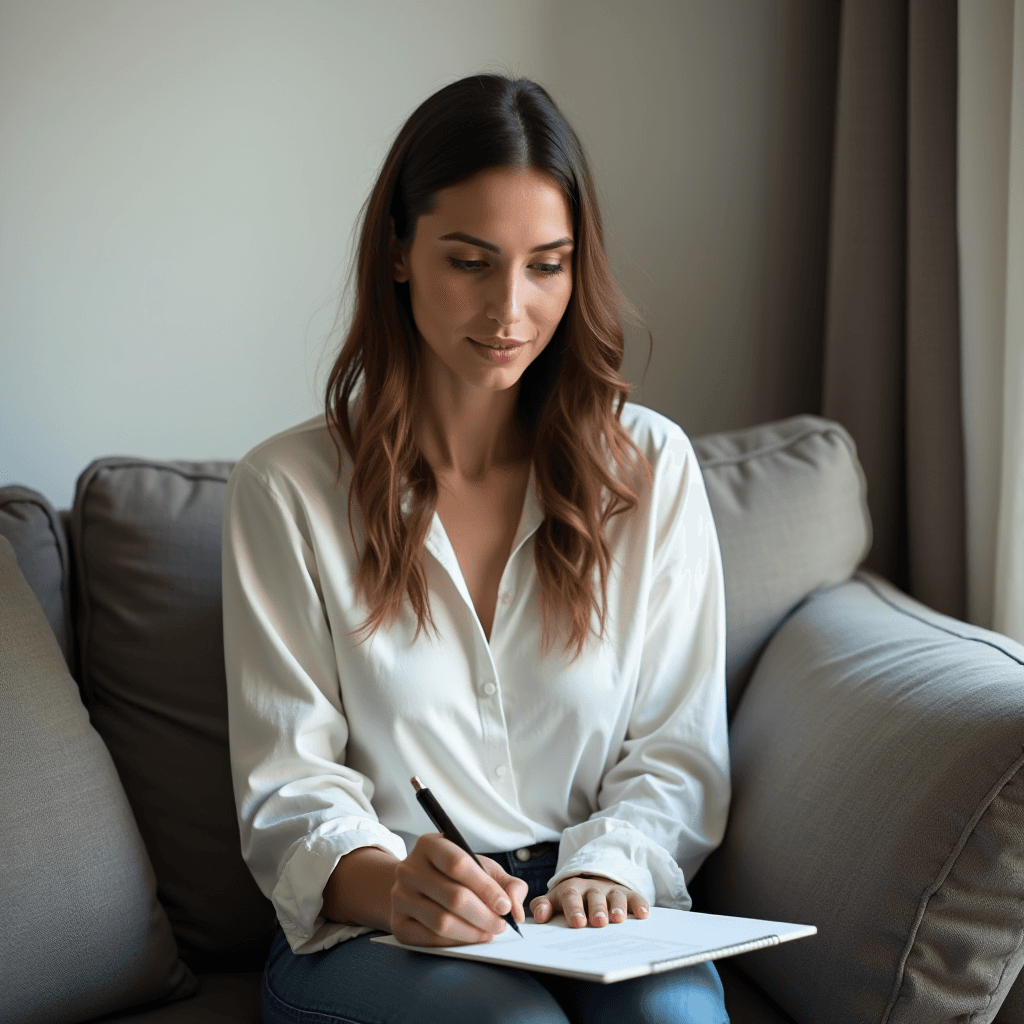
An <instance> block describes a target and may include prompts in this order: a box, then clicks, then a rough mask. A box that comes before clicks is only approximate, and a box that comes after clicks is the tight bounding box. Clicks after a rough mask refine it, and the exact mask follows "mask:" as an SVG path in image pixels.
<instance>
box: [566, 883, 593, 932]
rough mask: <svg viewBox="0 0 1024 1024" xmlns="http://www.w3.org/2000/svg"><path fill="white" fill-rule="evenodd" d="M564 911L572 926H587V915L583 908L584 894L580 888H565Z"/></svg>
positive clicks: (567, 920)
mask: <svg viewBox="0 0 1024 1024" xmlns="http://www.w3.org/2000/svg"><path fill="white" fill-rule="evenodd" d="M561 903H562V913H563V914H565V920H566V922H567V923H568V925H569V927H570V928H586V926H587V915H586V912H585V911H584V909H583V894H582V893H581V892H580V891H579V889H573V888H568V889H563V890H562V894H561Z"/></svg>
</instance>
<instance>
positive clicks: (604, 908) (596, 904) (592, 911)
mask: <svg viewBox="0 0 1024 1024" xmlns="http://www.w3.org/2000/svg"><path fill="white" fill-rule="evenodd" d="M584 897H585V899H586V904H587V911H588V914H589V918H590V924H591V926H592V927H594V928H603V927H604V926H605V925H606V924H607V923H608V902H607V900H606V899H605V896H604V890H603V889H598V888H597V887H596V886H594V887H593V888H590V889H587V890H586V892H585V893H584Z"/></svg>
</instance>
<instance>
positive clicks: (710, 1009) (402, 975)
mask: <svg viewBox="0 0 1024 1024" xmlns="http://www.w3.org/2000/svg"><path fill="white" fill-rule="evenodd" d="M487 856H489V857H491V858H493V859H494V860H496V861H497V862H498V863H499V864H501V866H502V867H503V868H504V869H505V870H506V871H507V872H508V873H509V874H510V875H515V876H516V877H518V878H521V879H523V880H524V881H525V882H526V883H527V884H528V885H529V887H530V891H529V893H528V895H527V897H526V900H525V902H524V906H525V908H526V912H527V914H529V908H530V900H532V899H534V898H536V897H537V896H543V895H544V894H545V893H546V892H547V884H546V883H547V880H548V879H549V878H550V877H551V876H552V875H553V874H554V873H555V864H556V862H557V859H558V854H557V847H556V848H554V849H549V850H548V851H546V852H542V853H541V854H540V855H538V856H535V857H534V858H533V859H532V860H530V861H527V862H526V863H523V862H521V861H520V860H519V859H518V858H517V857H515V856H514V855H513V854H511V853H491V854H488V855H487ZM605 927H607V928H614V927H615V925H613V924H609V925H606V926H605ZM382 934H384V933H383V932H368V933H366V934H364V935H360V936H359V937H358V938H355V939H349V940H348V941H347V942H340V943H338V944H337V945H336V946H332V947H331V948H330V949H324V950H320V951H318V952H316V953H304V954H302V955H296V954H295V953H293V952H292V951H291V947H290V946H289V945H288V940H287V939H286V938H285V935H284V932H283V931H282V930H281V928H280V927H278V929H277V934H276V935H275V936H274V941H273V944H272V946H271V949H270V956H269V957H268V959H267V966H266V969H265V970H264V972H263V1020H264V1024H279V1022H288V1024H299V1022H301V1024H421V1022H422V1024H441V1022H443V1024H569V1022H571V1024H605V1022H607V1024H612V1022H614V1024H634V1022H635V1024H729V1015H728V1013H727V1012H726V1009H725V996H724V993H723V992H722V983H721V981H720V980H719V978H718V972H717V971H716V970H715V967H714V964H712V963H711V962H710V961H707V962H706V963H702V964H696V965H695V966H693V967H683V968H680V969H679V970H676V971H666V972H665V973H664V974H653V975H647V976H646V977H643V978H633V979H631V980H629V981H620V982H616V983H615V984H613V985H602V984H600V983H599V982H588V981H579V980H577V979H575V978H564V977H562V976H561V975H557V974H544V973H542V972H540V971H525V970H520V969H517V968H514V967H498V966H495V965H492V964H485V963H480V962H478V961H474V960H455V959H449V958H447V957H439V956H435V955H433V954H430V953H414V952H411V951H409V950H405V949H396V948H394V947H393V946H384V945H381V944H380V943H376V942H370V939H371V938H372V937H373V936H374V935H382Z"/></svg>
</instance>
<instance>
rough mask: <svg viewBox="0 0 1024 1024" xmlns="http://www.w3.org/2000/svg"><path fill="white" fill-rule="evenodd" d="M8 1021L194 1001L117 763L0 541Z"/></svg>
mask: <svg viewBox="0 0 1024 1024" xmlns="http://www.w3.org/2000/svg"><path fill="white" fill-rule="evenodd" d="M0 651H2V652H3V653H2V657H0V778H2V779H3V786H2V787H0V851H2V854H0V921H2V922H3V928H2V929H0V1020H3V1021H5V1022H8V1024H30V1022H36V1021H38V1022H42V1024H55V1022H58V1021H61V1022H67V1024H73V1022H75V1021H83V1020H88V1019H89V1018H91V1017H93V1016H95V1015H97V1014H100V1013H106V1012H110V1011H114V1010H121V1009H124V1008H127V1007H129V1006H132V1005H134V1004H136V1003H140V1002H145V1001H148V1000H153V999H161V998H167V999H179V998H182V997H184V996H187V995H189V994H191V993H192V992H193V991H194V990H195V987H196V982H195V978H194V977H193V976H192V974H191V973H190V972H189V970H188V969H187V968H186V967H185V965H184V964H183V963H182V962H181V961H180V960H179V959H178V953H177V949H176V948H175V944H174V936H173V935H172V933H171V928H170V924H169V923H168V920H167V917H166V915H165V914H164V911H163V909H162V908H161V906H160V904H159V903H158V902H157V899H156V886H155V883H154V878H153V871H152V868H151V866H150V863H149V860H148V858H147V856H146V850H145V848H144V846H143V844H142V839H141V838H140V836H139V833H138V830H137V828H136V825H135V822H134V820H133V818H132V812H131V810H130V808H129V806H128V801H127V799H126V798H125V794H124V791H123V790H122V788H121V784H120V782H119V781H118V778H117V773H116V771H115V770H114V765H113V763H112V762H111V759H110V755H109V754H108V752H107V750H106V748H105V747H104V745H103V743H102V741H101V740H100V738H99V736H97V735H96V732H95V730H94V729H93V728H92V726H91V725H90V724H89V716H88V715H87V713H86V710H85V708H84V707H83V706H82V702H81V699H80V698H79V694H78V687H77V686H76V685H75V682H74V680H73V679H72V678H71V675H70V673H69V672H68V669H67V665H66V664H65V662H64V659H63V657H62V656H61V651H60V649H59V648H58V647H57V644H56V642H55V640H54V636H53V632H52V630H51V626H50V623H48V622H47V620H46V616H45V615H44V614H43V611H42V608H41V607H40V605H39V603H38V601H37V600H36V597H35V595H34V594H33V593H32V590H31V588H30V587H29V585H28V583H27V582H26V580H25V577H24V575H23V574H22V572H21V571H20V569H19V568H18V564H17V561H16V558H15V554H14V549H13V547H12V546H11V544H10V543H9V542H8V541H7V540H6V539H5V538H3V537H0Z"/></svg>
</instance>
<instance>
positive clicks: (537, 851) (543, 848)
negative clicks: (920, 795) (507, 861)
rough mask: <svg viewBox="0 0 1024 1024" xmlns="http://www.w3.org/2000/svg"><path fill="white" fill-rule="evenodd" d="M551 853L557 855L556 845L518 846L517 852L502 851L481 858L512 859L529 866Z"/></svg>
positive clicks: (486, 854)
mask: <svg viewBox="0 0 1024 1024" xmlns="http://www.w3.org/2000/svg"><path fill="white" fill-rule="evenodd" d="M552 853H554V854H557V853H558V843H536V844H535V845H533V846H520V847H519V849H517V850H502V851H501V852H499V853H485V854H483V855H482V856H484V857H490V858H491V859H492V860H497V859H498V858H500V857H510V858H511V857H514V858H515V859H516V860H517V861H519V862H520V863H522V864H529V862H530V861H532V860H535V859H536V858H537V857H543V856H544V855H545V854H552Z"/></svg>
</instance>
